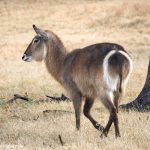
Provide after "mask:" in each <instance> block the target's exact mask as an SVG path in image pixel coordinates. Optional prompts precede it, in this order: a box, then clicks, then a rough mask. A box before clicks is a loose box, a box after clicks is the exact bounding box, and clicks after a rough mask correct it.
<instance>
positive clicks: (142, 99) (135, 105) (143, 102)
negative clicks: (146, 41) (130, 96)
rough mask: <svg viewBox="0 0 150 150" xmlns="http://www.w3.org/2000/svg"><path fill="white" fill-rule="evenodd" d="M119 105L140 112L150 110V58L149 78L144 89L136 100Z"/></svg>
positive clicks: (149, 66)
mask: <svg viewBox="0 0 150 150" xmlns="http://www.w3.org/2000/svg"><path fill="white" fill-rule="evenodd" d="M119 107H120V108H122V109H125V110H129V109H134V110H138V111H140V112H143V111H145V110H149V111H150V59H149V65H148V73H147V78H146V81H145V85H144V87H143V89H142V91H141V92H140V94H139V95H138V97H137V98H136V99H135V100H133V101H132V102H130V103H127V104H123V105H120V106H119Z"/></svg>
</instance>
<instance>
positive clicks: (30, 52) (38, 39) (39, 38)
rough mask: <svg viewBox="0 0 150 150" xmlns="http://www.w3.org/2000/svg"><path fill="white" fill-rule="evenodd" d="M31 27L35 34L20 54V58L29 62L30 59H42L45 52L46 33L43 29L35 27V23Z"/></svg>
mask: <svg viewBox="0 0 150 150" xmlns="http://www.w3.org/2000/svg"><path fill="white" fill-rule="evenodd" d="M33 29H34V31H35V32H36V34H37V35H36V36H35V37H34V38H33V39H32V41H31V43H30V44H29V46H28V47H27V49H26V51H25V52H24V54H23V56H22V60H24V61H27V62H31V61H32V60H36V61H42V60H43V59H45V57H46V54H47V46H46V45H47V44H46V43H47V41H48V35H47V33H46V32H45V31H44V30H42V29H39V28H37V27H36V26H35V25H33Z"/></svg>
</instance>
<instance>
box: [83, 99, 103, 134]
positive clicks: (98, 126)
mask: <svg viewBox="0 0 150 150" xmlns="http://www.w3.org/2000/svg"><path fill="white" fill-rule="evenodd" d="M93 103H94V99H92V98H86V100H85V104H84V109H83V113H84V115H85V116H86V117H87V118H88V119H89V120H90V121H91V122H92V124H93V126H94V127H95V128H96V129H97V130H99V131H101V132H103V130H104V127H103V126H102V125H101V124H99V123H98V122H97V121H95V120H94V119H93V117H92V116H91V114H90V110H91V108H92V106H93Z"/></svg>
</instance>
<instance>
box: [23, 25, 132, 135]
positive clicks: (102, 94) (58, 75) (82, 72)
mask: <svg viewBox="0 0 150 150" xmlns="http://www.w3.org/2000/svg"><path fill="white" fill-rule="evenodd" d="M33 29H34V30H35V32H36V33H37V35H36V36H35V37H34V38H33V40H32V41H31V43H30V44H29V46H28V47H27V50H26V51H25V53H24V55H23V57H22V59H23V60H24V61H27V62H31V61H32V60H36V61H42V60H44V61H45V64H46V67H47V70H48V72H49V73H50V74H51V75H52V76H53V77H54V78H55V79H56V80H57V81H58V82H59V83H60V84H61V85H62V86H64V88H65V89H66V90H67V91H68V93H69V94H70V98H71V99H72V100H73V106H74V109H75V117H76V128H77V129H79V128H80V111H81V103H82V101H83V99H84V100H85V104H84V110H83V113H84V115H85V116H86V117H87V118H88V119H89V120H90V121H91V122H92V124H93V126H94V127H95V128H96V129H98V130H100V131H101V132H102V135H105V136H107V134H108V131H109V129H110V127H111V125H112V123H114V127H115V135H116V137H119V136H120V132H119V127H118V117H117V112H118V102H119V100H120V98H121V96H122V94H123V92H124V89H125V86H126V83H127V81H128V78H129V76H130V73H131V71H132V60H131V58H130V56H129V55H128V53H127V52H126V51H125V50H124V48H123V47H122V46H120V45H118V44H114V43H100V44H94V45H90V46H87V47H85V48H82V49H76V50H74V51H72V52H67V51H66V49H65V47H64V45H63V43H62V42H61V40H60V39H59V37H58V36H57V35H56V34H54V33H53V32H51V31H48V30H42V29H39V28H37V27H36V26H35V25H33ZM96 98H98V99H100V100H101V102H102V103H103V104H104V106H105V107H106V108H107V109H108V110H109V113H110V117H109V120H108V123H107V125H106V127H105V128H104V127H103V126H102V125H101V124H99V123H98V122H97V121H96V120H95V119H93V117H92V115H91V113H90V110H91V108H92V106H93V103H94V101H95V99H96Z"/></svg>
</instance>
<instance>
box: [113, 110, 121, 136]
mask: <svg viewBox="0 0 150 150" xmlns="http://www.w3.org/2000/svg"><path fill="white" fill-rule="evenodd" d="M113 113H114V115H113V117H114V126H115V135H116V138H117V137H120V131H119V126H118V116H117V112H116V110H114V112H113Z"/></svg>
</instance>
